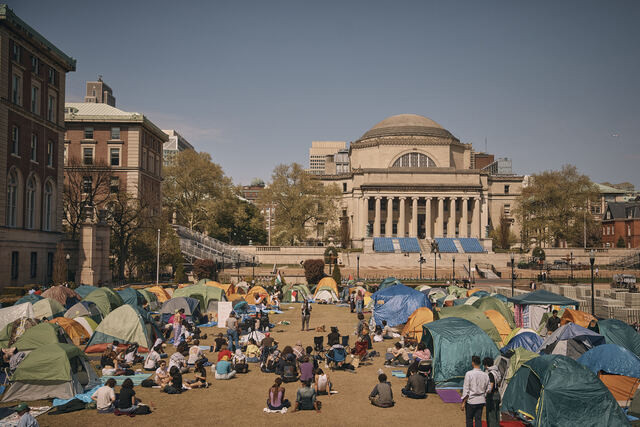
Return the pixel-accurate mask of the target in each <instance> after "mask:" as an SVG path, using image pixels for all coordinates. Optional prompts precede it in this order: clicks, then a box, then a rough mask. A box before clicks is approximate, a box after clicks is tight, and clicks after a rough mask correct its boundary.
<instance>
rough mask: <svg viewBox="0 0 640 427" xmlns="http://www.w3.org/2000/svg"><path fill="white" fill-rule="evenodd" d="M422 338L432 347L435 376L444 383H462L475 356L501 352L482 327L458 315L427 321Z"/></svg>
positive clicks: (488, 355)
mask: <svg viewBox="0 0 640 427" xmlns="http://www.w3.org/2000/svg"><path fill="white" fill-rule="evenodd" d="M422 342H423V343H425V345H426V346H427V348H428V349H429V350H430V351H431V357H432V359H433V365H432V366H433V378H434V380H435V382H436V384H440V385H445V384H451V385H462V382H463V380H464V374H465V373H466V372H467V371H468V370H469V369H470V367H471V357H472V356H480V359H484V358H485V357H490V358H491V359H495V358H496V357H497V356H498V354H500V353H499V352H498V348H497V347H496V345H495V344H494V343H493V341H492V340H491V338H489V336H488V335H487V334H486V333H484V331H483V330H482V329H480V328H479V327H477V326H476V325H474V324H473V323H471V322H469V321H468V320H465V319H461V318H458V317H450V318H446V319H441V320H436V321H434V322H430V323H427V324H425V325H423V326H422Z"/></svg>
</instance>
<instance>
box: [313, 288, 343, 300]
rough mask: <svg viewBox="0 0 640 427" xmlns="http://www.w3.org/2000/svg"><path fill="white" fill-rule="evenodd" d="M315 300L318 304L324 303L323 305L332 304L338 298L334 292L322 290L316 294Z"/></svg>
mask: <svg viewBox="0 0 640 427" xmlns="http://www.w3.org/2000/svg"><path fill="white" fill-rule="evenodd" d="M315 300H316V301H319V302H325V303H334V302H338V297H337V296H336V294H335V292H333V291H332V290H329V289H323V290H321V291H319V292H318V293H317V294H316V296H315Z"/></svg>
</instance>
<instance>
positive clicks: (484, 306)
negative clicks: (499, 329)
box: [472, 296, 516, 328]
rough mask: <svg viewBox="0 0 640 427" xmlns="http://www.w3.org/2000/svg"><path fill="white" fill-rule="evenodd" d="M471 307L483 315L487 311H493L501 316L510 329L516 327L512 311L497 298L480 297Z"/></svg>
mask: <svg viewBox="0 0 640 427" xmlns="http://www.w3.org/2000/svg"><path fill="white" fill-rule="evenodd" d="M472 305H473V306H474V307H475V308H477V309H478V310H480V311H482V312H483V313H484V312H485V311H487V310H495V311H497V312H498V313H500V314H502V317H504V320H506V321H507V323H508V324H509V326H510V327H511V328H515V327H516V321H515V319H514V317H513V310H512V309H511V308H509V307H508V306H507V305H506V304H505V303H503V302H502V301H500V300H499V299H498V298H495V297H489V296H487V297H482V298H480V299H478V300H476V301H475V302H474V303H473V304H472Z"/></svg>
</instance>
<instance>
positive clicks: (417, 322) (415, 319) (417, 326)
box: [401, 307, 433, 342]
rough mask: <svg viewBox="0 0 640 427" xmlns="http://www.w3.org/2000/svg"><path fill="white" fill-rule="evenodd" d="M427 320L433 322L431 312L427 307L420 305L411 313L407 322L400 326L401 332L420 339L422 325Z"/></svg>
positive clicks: (411, 337)
mask: <svg viewBox="0 0 640 427" xmlns="http://www.w3.org/2000/svg"><path fill="white" fill-rule="evenodd" d="M429 322H433V312H432V311H431V310H429V309H428V308H427V307H420V308H418V309H416V311H414V312H413V313H411V316H409V319H407V323H405V325H404V328H402V332H401V334H402V336H406V337H408V338H409V339H415V340H417V341H418V342H419V341H420V340H422V325H424V324H425V323H429Z"/></svg>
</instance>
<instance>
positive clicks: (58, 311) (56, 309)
mask: <svg viewBox="0 0 640 427" xmlns="http://www.w3.org/2000/svg"><path fill="white" fill-rule="evenodd" d="M65 311H66V309H65V308H64V306H63V305H62V304H60V303H59V302H58V301H56V300H54V299H51V298H43V299H41V300H40V301H38V302H36V303H35V304H33V316H34V317H35V318H36V319H44V318H46V319H53V318H54V317H59V316H62V315H63V314H64V312H65Z"/></svg>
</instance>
